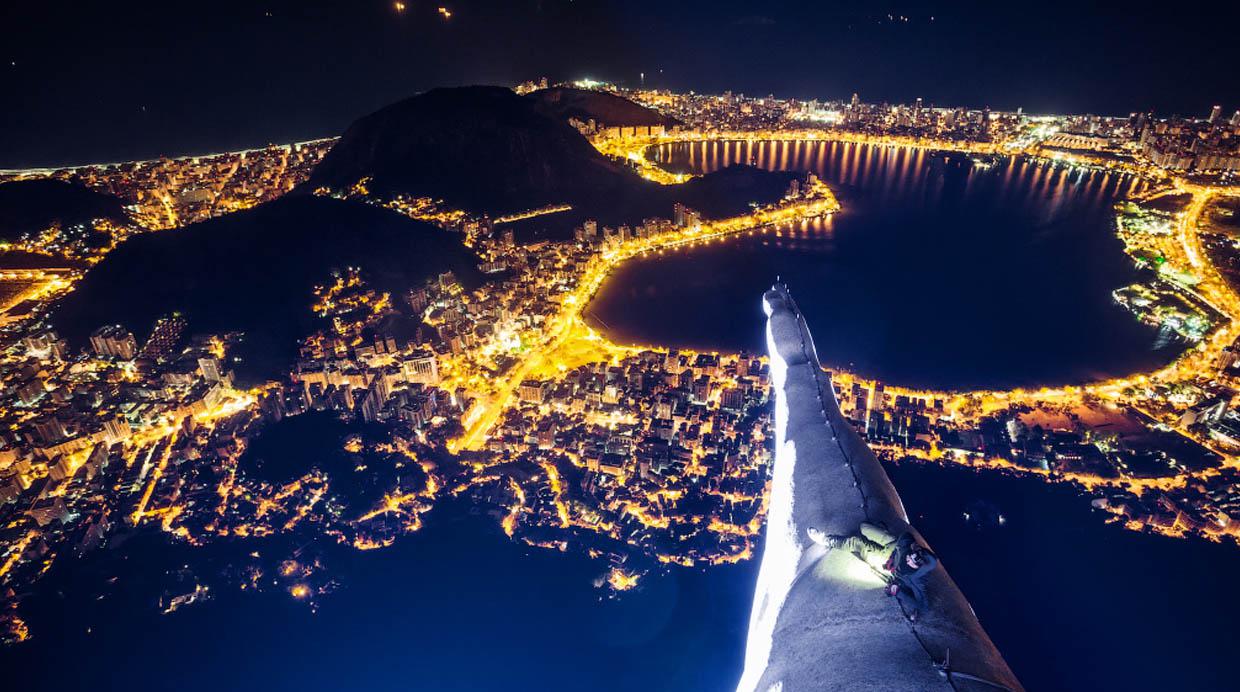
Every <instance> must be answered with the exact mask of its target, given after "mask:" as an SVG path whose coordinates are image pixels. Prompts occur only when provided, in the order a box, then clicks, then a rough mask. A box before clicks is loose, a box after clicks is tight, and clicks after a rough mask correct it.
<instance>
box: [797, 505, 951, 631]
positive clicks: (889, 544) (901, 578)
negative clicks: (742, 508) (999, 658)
mask: <svg viewBox="0 0 1240 692" xmlns="http://www.w3.org/2000/svg"><path fill="white" fill-rule="evenodd" d="M806 534H808V535H809V537H810V540H812V541H814V542H815V543H817V544H819V545H821V546H823V547H824V548H826V549H827V550H834V549H836V548H842V549H844V550H847V551H848V552H850V553H852V554H853V555H855V556H856V557H857V559H859V560H861V561H863V562H865V563H867V564H869V565H870V566H871V567H873V568H874V570H875V571H876V572H878V573H879V574H880V575H881V576H882V577H883V578H884V579H885V580H886V582H887V586H886V588H885V589H884V591H885V592H886V594H887V595H888V596H895V597H897V598H898V599H899V601H900V604H901V605H903V606H904V611H905V613H906V614H907V615H908V618H909V619H910V620H913V621H916V620H917V618H918V617H919V616H920V615H921V613H922V611H924V610H925V609H926V607H927V605H928V600H927V598H926V578H927V576H929V574H930V572H932V571H934V568H935V566H936V565H938V564H939V559H938V558H937V557H935V555H934V553H932V552H930V549H929V548H927V547H925V546H923V545H921V544H919V543H918V542H917V539H916V538H914V537H913V534H912V532H910V531H905V532H904V533H903V534H901V535H900V536H899V537H898V538H897V537H895V536H892V535H891V533H890V532H889V531H887V530H886V529H885V528H883V527H882V526H879V525H878V524H871V523H870V522H862V523H861V527H860V530H859V532H858V533H856V534H854V535H851V536H837V535H832V534H827V533H824V532H823V531H821V530H820V529H817V528H814V527H810V528H809V529H807V530H806ZM880 565H881V567H879V566H880Z"/></svg>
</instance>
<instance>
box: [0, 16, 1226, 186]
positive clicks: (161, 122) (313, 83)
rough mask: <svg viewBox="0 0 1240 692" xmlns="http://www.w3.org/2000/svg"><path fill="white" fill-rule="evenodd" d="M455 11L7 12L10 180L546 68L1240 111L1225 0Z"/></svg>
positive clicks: (712, 85)
mask: <svg viewBox="0 0 1240 692" xmlns="http://www.w3.org/2000/svg"><path fill="white" fill-rule="evenodd" d="M447 5H448V7H447V9H448V10H449V13H448V14H447V15H445V14H444V13H440V12H438V6H435V5H424V4H421V3H418V4H414V3H408V4H407V6H405V7H404V9H398V8H397V7H396V4H395V3H389V2H379V1H376V2H368V3H365V4H359V3H347V4H345V3H327V2H319V3H293V2H286V1H283V0H276V1H274V2H270V3H265V4H263V5H253V4H251V3H230V2H225V3H216V4H214V5H213V6H212V8H211V10H210V11H209V12H204V11H203V8H200V7H189V6H186V7H168V6H165V5H155V4H153V3H142V2H138V3H128V4H127V5H126V6H125V7H117V6H115V4H103V3H85V4H83V5H81V6H75V7H74V8H73V11H72V12H65V11H64V9H63V8H60V7H49V6H36V5H34V4H25V5H22V6H8V7H5V8H4V10H2V12H3V15H4V17H3V19H4V21H3V25H4V26H6V27H10V28H13V27H19V28H20V30H19V31H12V33H13V34H14V35H12V36H11V37H9V39H8V40H6V42H5V47H4V49H3V53H4V54H3V55H0V67H2V68H3V69H0V89H3V90H4V91H5V92H7V93H9V94H19V95H20V96H19V97H17V98H14V99H12V100H11V104H12V107H10V108H8V109H5V112H4V114H3V115H0V167H18V166H36V165H64V164H72V163H82V162H87V161H105V160H106V161H111V160H128V159H137V158H149V157H152V156H159V155H162V154H170V155H171V154H179V153H203V152H208V151H223V150H231V149H238V148H242V147H246V146H256V145H262V144H266V143H268V142H287V141H294V140H303V139H310V138H315V137H321V136H328V135H334V134H339V132H340V131H341V130H342V129H343V128H344V127H345V126H346V125H347V124H348V123H349V122H351V121H352V120H353V119H354V118H356V117H358V116H360V115H362V114H364V113H367V112H370V111H372V110H374V109H376V108H378V107H380V106H382V105H385V104H387V103H390V102H392V101H395V100H398V99H400V98H403V97H406V96H409V95H411V94H413V93H416V92H419V91H424V90H426V89H430V88H434V87H437V86H453V85H461V84H472V83H490V84H514V83H517V82H520V81H522V80H525V79H530V78H537V77H540V76H544V75H545V76H548V77H550V78H551V79H553V80H559V79H577V78H581V77H586V76H589V77H595V78H599V79H606V80H610V81H614V82H617V83H620V84H623V85H626V86H630V87H636V86H640V85H641V84H642V82H643V77H644V82H645V85H646V86H647V87H656V88H670V89H673V90H676V91H688V90H691V89H692V90H696V91H698V92H706V93H716V92H722V91H725V90H729V89H730V90H732V91H736V92H744V93H747V94H762V95H765V94H768V93H773V94H776V95H778V96H782V97H785V98H788V97H793V98H807V99H808V98H819V99H836V98H847V97H848V96H849V95H851V94H852V93H853V92H858V93H860V94H861V97H862V98H863V99H864V100H866V101H870V102H880V101H891V102H904V101H907V102H912V101H913V100H914V99H916V98H918V97H920V98H923V99H924V100H925V102H926V103H927V104H930V103H934V104H938V105H952V106H965V107H974V108H981V107H983V106H989V107H990V108H992V109H995V110H1001V109H1012V110H1014V109H1016V108H1018V107H1023V108H1024V109H1025V111H1026V112H1059V113H1083V112H1090V113H1097V114H1104V115H1122V114H1126V113H1128V112H1132V111H1137V110H1149V109H1153V110H1156V111H1158V112H1160V113H1164V114H1168V115H1170V114H1181V115H1192V116H1197V117H1205V116H1206V115H1208V114H1209V112H1210V109H1211V107H1212V106H1214V105H1221V106H1222V108H1223V113H1224V114H1230V113H1231V112H1233V111H1234V110H1235V109H1236V108H1237V107H1240V103H1235V102H1234V97H1233V96H1232V95H1234V94H1237V93H1240V86H1238V82H1240V78H1238V77H1237V76H1236V74H1235V73H1234V71H1232V70H1230V69H1229V65H1230V64H1231V61H1230V60H1229V56H1228V55H1227V46H1228V45H1229V44H1228V39H1227V34H1226V31H1227V29H1226V27H1227V23H1226V22H1219V21H1212V20H1211V16H1212V14H1211V10H1210V8H1201V9H1199V10H1197V11H1196V13H1195V14H1190V13H1188V12H1177V13H1167V12H1164V11H1161V10H1158V11H1156V10H1147V9H1144V8H1139V7H1129V8H1125V9H1124V11H1123V12H1118V11H1117V12H1105V11H1103V10H1098V9H1094V8H1090V7H1081V6H1079V5H1068V4H1066V3H1063V4H1060V5H1055V4H1052V5H1049V6H1047V5H1042V6H1039V8H1038V10H1037V12H1036V13H1034V12H1029V11H1028V10H1027V9H1026V8H1020V7H1011V8H1008V7H998V6H994V5H992V4H983V3H965V4H964V5H960V4H959V3H956V4H953V5H951V6H948V5H947V4H944V3H912V4H907V3H906V4H901V5H898V6H897V5H892V6H890V7H883V6H874V7H868V8H864V9H858V8H856V7H853V6H832V5H814V6H807V4H806V3H766V4H764V5H763V6H762V7H761V8H755V7H753V6H750V5H748V4H746V3H740V2H730V1H729V2H714V3H705V2H687V3H677V4H676V5H675V6H668V5H667V3H644V2H640V1H639V2H626V3H620V2H611V1H609V0H603V1H598V2H566V1H562V0H556V1H552V0H543V1H541V2H490V1H478V2H451V3H447ZM1181 36H1192V37H1193V38H1192V41H1191V43H1190V44H1185V42H1183V41H1181V40H1180V39H1178V38H1175V37H1181ZM1169 48H1171V49H1170V50H1169ZM1229 98H1232V99H1233V101H1228V99H1229Z"/></svg>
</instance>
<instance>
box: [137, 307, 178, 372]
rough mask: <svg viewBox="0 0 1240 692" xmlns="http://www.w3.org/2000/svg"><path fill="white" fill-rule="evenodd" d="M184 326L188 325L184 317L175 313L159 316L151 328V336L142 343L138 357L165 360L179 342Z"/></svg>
mask: <svg viewBox="0 0 1240 692" xmlns="http://www.w3.org/2000/svg"><path fill="white" fill-rule="evenodd" d="M186 326H188V325H187V324H186V322H185V320H184V318H182V317H181V315H179V314H177V313H173V314H171V315H168V316H167V317H161V318H159V320H158V321H157V322H156V323H155V328H154V329H153V330H151V337H150V338H149V339H147V340H146V343H145V344H143V345H142V350H141V351H140V352H139V353H138V357H140V358H146V359H149V360H157V361H163V360H167V358H168V356H170V355H172V354H173V352H174V351H175V350H176V347H177V345H178V344H179V343H180V342H181V336H182V335H183V334H185V327H186Z"/></svg>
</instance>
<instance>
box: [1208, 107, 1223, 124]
mask: <svg viewBox="0 0 1240 692" xmlns="http://www.w3.org/2000/svg"><path fill="white" fill-rule="evenodd" d="M1221 117H1223V107H1222V106H1215V107H1213V108H1211V109H1210V122H1211V123H1216V122H1218V121H1219V118H1221Z"/></svg>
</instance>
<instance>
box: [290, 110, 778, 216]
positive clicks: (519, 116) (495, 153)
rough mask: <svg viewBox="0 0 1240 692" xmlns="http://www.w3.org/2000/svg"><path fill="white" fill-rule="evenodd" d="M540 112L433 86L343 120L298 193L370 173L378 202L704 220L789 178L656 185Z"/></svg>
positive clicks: (731, 177) (341, 186)
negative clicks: (686, 207) (678, 213)
mask: <svg viewBox="0 0 1240 692" xmlns="http://www.w3.org/2000/svg"><path fill="white" fill-rule="evenodd" d="M535 93H538V92H535ZM603 96H606V95H603ZM572 98H573V99H576V98H578V97H576V96H573V97H572ZM617 98H618V97H617ZM570 100H571V99H570ZM619 100H620V101H624V99H619ZM603 102H604V103H606V104H609V105H608V107H609V108H610V107H613V106H614V105H615V104H614V102H612V101H610V100H607V99H604V100H603ZM625 103H629V102H627V101H625ZM629 105H631V106H634V107H636V108H639V109H640V108H641V107H640V106H637V105H636V104H631V103H630V104H629ZM547 109H548V106H547V105H546V103H544V102H539V101H538V100H536V99H531V98H529V97H521V96H517V95H516V94H515V93H513V92H512V91H511V90H509V89H506V88H502V87H462V88H455V89H435V90H433V91H429V92H427V93H425V94H421V95H418V96H414V97H412V98H409V99H405V100H404V101H400V102H398V103H395V104H393V105H391V106H387V107H385V108H382V109H380V110H378V111H376V112H375V113H372V114H370V115H368V116H366V117H364V118H362V119H360V120H358V121H357V122H355V123H354V124H353V125H351V126H350V127H349V129H348V130H346V131H345V133H344V135H343V136H342V137H341V138H340V141H339V142H337V143H336V145H335V146H334V147H333V148H332V150H331V151H330V152H329V153H328V154H327V156H326V157H324V159H323V161H322V162H321V163H320V164H319V165H318V167H317V168H316V169H315V170H314V173H313V174H311V176H310V180H309V181H308V182H307V183H305V184H303V186H302V188H301V191H302V192H303V193H304V192H308V191H309V190H314V189H317V188H319V187H328V188H330V189H333V190H339V191H344V190H347V189H348V188H350V187H351V186H352V185H354V184H355V183H356V182H358V181H359V180H361V179H363V178H370V181H369V182H368V183H367V188H368V189H369V190H370V192H371V194H372V195H376V196H378V197H381V198H387V197H390V196H393V195H397V194H409V195H416V196H429V197H436V198H440V199H443V200H445V201H446V202H447V204H448V205H450V206H454V207H457V208H462V209H466V210H469V211H472V212H475V213H487V214H491V215H493V216H494V215H498V214H502V213H505V212H511V211H518V210H524V209H532V208H535V207H540V206H543V205H547V204H559V203H568V204H572V205H573V207H574V214H572V215H557V216H558V217H559V218H557V219H555V220H552V221H550V223H562V222H563V221H564V220H565V219H569V218H578V217H591V218H597V219H599V220H600V221H603V222H605V223H637V222H640V221H641V219H642V218H644V217H648V216H656V215H657V216H662V217H665V218H666V217H670V216H671V213H672V204H673V203H675V202H685V203H686V204H690V205H694V204H697V205H698V206H699V210H700V211H702V212H703V213H704V214H705V215H706V216H707V217H714V216H721V215H724V214H725V213H734V212H733V211H732V210H734V209H736V208H737V207H738V204H739V205H740V208H742V209H743V207H744V206H746V205H747V203H748V202H750V201H758V202H770V201H773V200H774V199H778V197H779V196H780V195H782V194H783V191H784V189H785V187H786V185H787V180H789V179H790V178H791V177H792V176H791V175H790V174H782V173H764V172H758V171H754V172H752V173H750V174H747V175H746V176H745V177H746V178H747V180H748V182H750V183H754V182H755V181H756V180H757V179H758V178H764V179H765V180H767V181H769V183H770V184H769V185H767V186H759V185H756V184H755V185H750V186H749V187H751V188H752V189H755V190H756V189H757V188H758V187H770V188H772V189H774V190H776V191H777V193H776V194H775V195H774V197H771V196H770V195H765V196H763V197H761V198H753V199H737V198H736V197H735V196H734V193H735V190H734V189H733V188H734V184H735V183H736V182H738V178H737V176H736V175H735V174H734V173H733V174H727V175H720V174H714V175H709V176H705V177H704V178H702V179H700V180H696V181H694V182H693V183H691V184H689V185H675V186H665V185H658V184H656V183H651V182H649V181H646V180H643V179H642V178H640V177H639V176H638V175H637V174H636V173H634V172H633V171H632V170H631V169H629V168H628V167H627V166H625V165H623V164H620V163H617V162H614V161H612V160H610V159H608V158H607V157H605V156H603V155H602V154H600V153H599V152H598V150H596V149H595V148H594V147H593V146H592V145H591V144H590V143H589V142H588V141H587V140H586V139H585V138H584V137H582V136H581V133H579V132H577V130H575V129H573V127H571V126H570V125H568V124H567V122H566V121H565V120H563V119H561V118H560V117H558V116H553V115H549V114H548V112H546V111H547ZM642 110H645V109H642ZM716 205H718V206H716ZM723 209H726V210H728V211H727V212H724V211H721V210H723ZM538 223H542V221H539V222H538Z"/></svg>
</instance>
